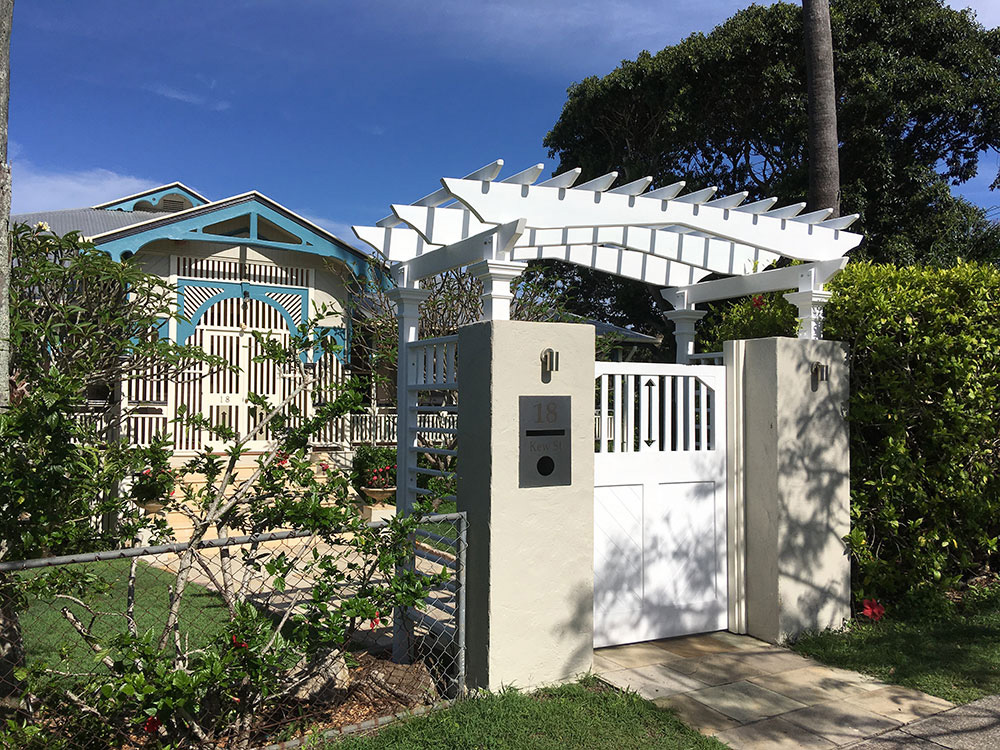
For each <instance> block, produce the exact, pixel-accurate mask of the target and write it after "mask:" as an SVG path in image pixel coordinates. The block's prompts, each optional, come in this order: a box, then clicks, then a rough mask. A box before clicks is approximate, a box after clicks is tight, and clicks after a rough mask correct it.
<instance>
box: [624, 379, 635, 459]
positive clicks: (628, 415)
mask: <svg viewBox="0 0 1000 750" xmlns="http://www.w3.org/2000/svg"><path fill="white" fill-rule="evenodd" d="M624 377H625V404H624V407H625V408H624V409H622V416H623V417H624V420H623V423H622V432H623V433H624V435H623V437H624V438H625V440H624V448H623V450H624V451H627V452H631V451H632V450H633V449H634V448H635V430H634V424H635V378H634V377H632V376H631V375H625V376H624Z"/></svg>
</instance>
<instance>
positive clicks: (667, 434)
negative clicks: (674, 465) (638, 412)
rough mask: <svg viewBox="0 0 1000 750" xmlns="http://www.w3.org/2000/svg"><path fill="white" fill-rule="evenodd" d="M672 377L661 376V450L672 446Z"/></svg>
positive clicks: (666, 449) (667, 449)
mask: <svg viewBox="0 0 1000 750" xmlns="http://www.w3.org/2000/svg"><path fill="white" fill-rule="evenodd" d="M673 415H674V377H673V375H666V376H664V378H663V430H662V432H663V445H661V446H660V448H661V449H662V450H665V451H669V450H672V448H673V443H672V441H673V434H674V421H673Z"/></svg>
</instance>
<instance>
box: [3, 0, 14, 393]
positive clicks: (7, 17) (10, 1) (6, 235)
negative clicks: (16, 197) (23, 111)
mask: <svg viewBox="0 0 1000 750" xmlns="http://www.w3.org/2000/svg"><path fill="white" fill-rule="evenodd" d="M13 17H14V0H0V412H3V411H5V410H6V409H7V406H8V405H9V404H10V231H9V226H8V225H9V223H10V165H8V164H7V105H8V104H9V102H10V29H11V25H12V22H13Z"/></svg>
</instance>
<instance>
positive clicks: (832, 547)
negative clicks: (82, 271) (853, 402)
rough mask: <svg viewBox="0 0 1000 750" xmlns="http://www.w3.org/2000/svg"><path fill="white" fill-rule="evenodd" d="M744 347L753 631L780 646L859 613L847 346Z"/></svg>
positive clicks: (783, 342)
mask: <svg viewBox="0 0 1000 750" xmlns="http://www.w3.org/2000/svg"><path fill="white" fill-rule="evenodd" d="M737 343H740V344H743V348H744V356H743V362H742V366H743V379H744V384H745V385H744V392H743V419H744V441H745V446H746V454H745V460H744V462H743V472H744V487H743V490H744V498H743V502H744V504H745V508H744V512H745V518H746V624H747V632H749V634H750V635H753V636H756V637H757V638H761V639H763V640H766V641H771V642H779V641H782V640H785V639H786V638H790V637H794V636H795V635H797V634H799V633H801V632H803V631H804V630H822V629H825V628H838V627H840V626H841V625H843V623H844V620H845V619H847V618H848V617H849V616H850V597H851V565H850V559H849V558H848V556H847V551H846V547H845V545H844V542H843V537H844V536H846V535H847V533H848V532H849V531H850V447H849V443H848V437H849V436H848V427H847V420H846V408H847V400H848V396H849V383H848V367H847V363H846V357H847V347H846V345H845V344H842V343H840V342H835V341H808V340H804V339H791V338H770V339H755V340H750V341H746V342H737Z"/></svg>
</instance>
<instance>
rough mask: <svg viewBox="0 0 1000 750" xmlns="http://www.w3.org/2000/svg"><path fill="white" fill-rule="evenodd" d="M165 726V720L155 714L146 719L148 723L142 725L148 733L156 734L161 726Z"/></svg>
mask: <svg viewBox="0 0 1000 750" xmlns="http://www.w3.org/2000/svg"><path fill="white" fill-rule="evenodd" d="M162 726H163V722H162V721H160V720H159V719H157V718H156V717H155V716H150V717H149V718H148V719H146V723H145V724H143V725H142V731H144V732H145V733H146V734H155V733H156V732H157V731H158V730H159V728H160V727H162Z"/></svg>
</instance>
